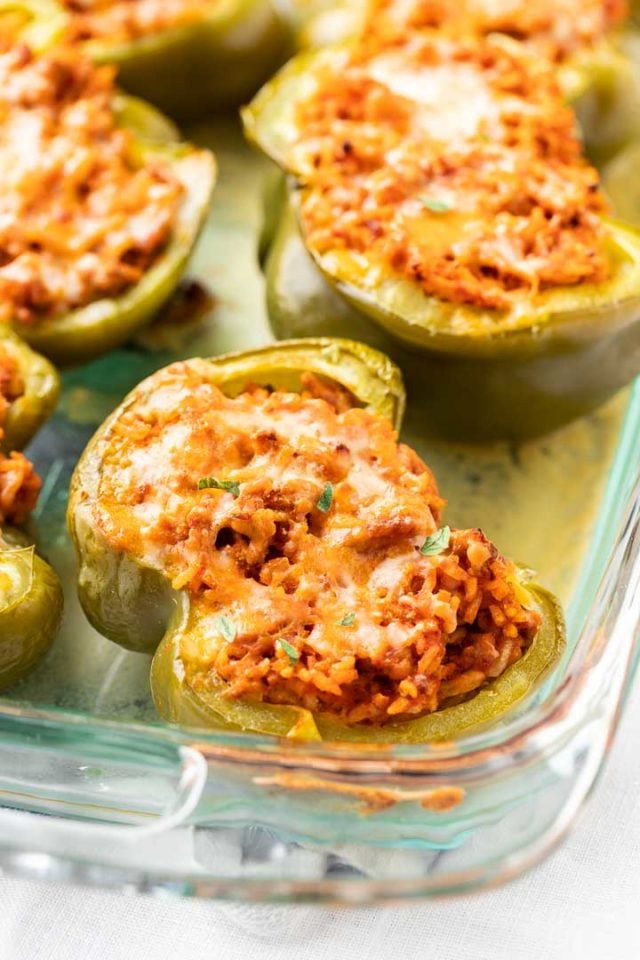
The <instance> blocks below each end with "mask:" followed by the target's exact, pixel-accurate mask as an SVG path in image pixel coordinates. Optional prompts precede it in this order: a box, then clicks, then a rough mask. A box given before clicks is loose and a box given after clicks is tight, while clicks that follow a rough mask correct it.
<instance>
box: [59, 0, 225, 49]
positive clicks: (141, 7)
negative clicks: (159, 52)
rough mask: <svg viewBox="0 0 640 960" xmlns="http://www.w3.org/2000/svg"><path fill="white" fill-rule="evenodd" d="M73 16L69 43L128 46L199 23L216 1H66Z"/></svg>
mask: <svg viewBox="0 0 640 960" xmlns="http://www.w3.org/2000/svg"><path fill="white" fill-rule="evenodd" d="M64 4H65V6H66V7H67V9H68V10H69V12H70V14H71V23H70V26H69V39H70V40H72V41H78V40H79V41H83V40H108V41H110V42H111V41H112V42H126V41H128V40H135V39H137V38H138V37H146V36H149V35H151V34H154V33H161V32H162V31H163V30H167V29H169V28H170V27H177V26H182V25H183V24H186V23H197V21H198V20H202V19H204V17H206V16H207V15H208V14H209V12H210V11H211V10H212V9H213V7H214V5H215V0H208V2H207V0H64Z"/></svg>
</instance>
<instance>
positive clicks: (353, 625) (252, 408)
mask: <svg viewBox="0 0 640 960" xmlns="http://www.w3.org/2000/svg"><path fill="white" fill-rule="evenodd" d="M107 443H108V450H107V453H106V455H105V457H104V461H103V464H102V468H101V479H100V485H99V491H98V498H97V501H96V505H95V506H94V511H95V520H96V523H97V526H98V528H99V529H100V530H101V532H102V534H103V536H104V537H105V538H106V540H107V542H108V543H109V544H110V545H111V546H113V547H114V548H115V549H118V550H122V551H125V552H127V553H129V554H132V555H134V556H135V557H137V558H139V559H140V560H143V561H144V563H145V564H147V565H151V566H153V567H156V568H158V569H161V570H163V571H164V572H165V574H166V576H168V577H169V578H170V580H171V582H172V584H173V586H174V587H175V588H176V589H186V590H188V591H189V592H190V593H191V596H192V610H194V611H195V612H196V613H195V615H196V620H197V621H198V624H199V626H198V627H197V628H194V630H193V631H190V632H189V634H188V635H187V636H185V637H184V639H183V641H182V643H183V647H182V651H181V653H182V658H183V660H184V662H185V664H186V665H187V670H188V673H189V676H190V682H191V683H192V684H193V686H194V687H196V688H198V689H200V688H202V689H206V688H208V687H213V686H216V685H217V686H219V685H220V681H221V680H222V681H224V682H225V684H226V685H227V695H228V696H229V697H242V698H247V699H252V700H258V701H264V702H267V703H277V704H292V705H302V706H304V707H307V708H309V709H311V710H315V711H325V712H328V713H331V714H332V715H334V716H336V717H340V718H342V719H344V720H345V721H347V722H348V723H357V722H370V723H376V724H380V723H384V722H386V721H388V720H390V719H394V718H410V717H416V716H419V715H421V714H425V713H428V712H431V711H433V710H436V709H438V707H440V706H441V705H442V704H443V703H446V702H447V701H449V700H450V699H451V698H452V697H458V696H462V695H466V694H468V693H470V692H472V691H475V690H478V689H479V688H480V687H482V686H483V685H484V684H485V683H486V682H487V681H488V680H490V679H492V678H494V677H496V676H498V675H500V674H501V673H502V672H503V671H504V670H505V669H506V668H507V667H508V666H509V665H510V664H512V663H513V662H514V661H516V660H517V659H518V658H519V657H520V656H521V655H522V653H523V651H524V650H525V649H526V648H527V647H528V646H529V644H530V643H531V641H532V639H533V637H534V636H535V633H536V631H537V629H538V627H539V623H540V618H539V615H538V614H537V613H536V612H534V611H533V610H531V609H529V605H528V603H527V600H529V601H530V598H528V595H527V594H526V593H525V591H524V590H523V588H522V587H521V586H520V585H519V584H518V582H517V578H516V572H515V569H514V566H513V564H512V563H511V562H509V561H508V560H505V559H504V558H503V557H501V556H500V554H499V553H498V551H497V549H496V548H495V546H494V545H493V544H491V543H490V542H489V541H488V540H487V539H486V537H485V536H484V535H483V534H482V533H481V531H479V530H456V531H453V532H452V533H451V536H450V539H448V538H447V537H446V536H444V535H443V534H440V536H441V537H443V536H444V539H443V540H442V543H441V548H439V549H437V550H435V551H432V553H431V555H428V553H429V551H427V553H426V554H425V553H423V552H421V551H422V548H423V547H424V545H425V541H426V540H427V538H429V537H433V536H434V535H436V534H438V531H440V530H442V528H441V520H440V511H441V508H442V506H443V500H442V499H441V498H440V496H439V494H438V490H437V487H436V484H435V481H434V478H433V475H432V473H431V471H430V470H429V469H428V467H427V466H426V465H425V464H424V463H423V461H422V460H421V459H420V458H419V457H418V456H417V454H416V453H415V452H414V451H413V450H411V449H410V448H408V447H407V446H405V445H404V444H399V443H398V442H397V437H396V434H395V432H394V430H393V428H392V427H391V425H390V423H389V422H388V421H387V420H385V419H383V418H381V417H379V416H377V415H375V414H374V413H371V412H369V411H367V410H364V409H361V408H359V407H357V406H354V405H353V399H352V398H351V397H350V395H348V394H346V393H345V392H344V391H342V390H336V389H335V388H333V387H329V386H328V385H327V384H326V383H324V382H321V381H319V380H317V379H316V378H314V377H311V376H309V377H307V378H306V383H305V391H304V392H303V393H302V394H294V393H287V392H281V391H269V390H266V389H264V388H261V387H255V388H251V389H248V390H247V391H246V392H244V393H242V394H240V395H239V396H237V397H236V398H233V399H231V398H228V397H226V396H224V395H223V394H222V393H221V392H220V390H218V389H217V388H216V387H215V386H214V385H212V384H211V383H210V382H208V381H207V369H206V365H203V366H200V365H199V362H198V361H189V362H187V363H181V364H175V365H173V366H172V367H171V368H169V369H168V370H167V371H164V372H162V373H161V374H159V375H157V377H156V378H155V379H154V382H153V387H150V388H149V390H148V392H147V393H146V394H145V395H143V396H140V397H139V398H138V400H137V401H136V402H135V403H134V404H132V405H131V406H130V407H129V408H128V409H127V410H126V411H125V412H124V413H123V414H122V415H121V416H120V417H119V418H118V420H117V421H116V422H115V424H114V425H113V426H112V429H111V431H110V435H109V436H108V437H107ZM430 542H431V541H430Z"/></svg>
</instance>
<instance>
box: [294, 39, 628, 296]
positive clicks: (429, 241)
mask: <svg viewBox="0 0 640 960" xmlns="http://www.w3.org/2000/svg"><path fill="white" fill-rule="evenodd" d="M337 56H338V60H337V61H336V62H332V63H330V64H325V65H324V67H323V68H321V69H320V70H318V72H317V83H316V85H315V88H314V90H313V92H312V93H311V94H310V96H309V97H308V98H306V99H304V100H303V101H301V102H300V103H299V104H298V107H297V113H296V130H297V133H298V139H297V142H296V143H295V144H294V147H293V150H292V161H293V166H294V168H295V169H296V170H297V171H298V172H299V175H300V179H301V181H302V185H303V187H304V188H305V189H304V190H303V191H302V199H301V217H302V224H303V227H304V231H305V234H306V238H307V242H308V245H309V247H310V248H311V250H312V251H313V252H315V253H316V254H318V255H321V256H322V255H331V256H333V257H335V258H340V257H341V256H342V255H343V254H344V253H348V254H349V255H350V256H351V258H352V263H353V262H355V263H356V265H357V267H356V269H362V270H363V271H365V272H369V273H371V274H372V276H373V277H378V282H381V281H382V280H383V279H384V277H385V276H388V275H389V273H391V274H392V275H394V274H395V275H400V276H403V277H405V278H407V279H409V280H411V281H412V282H414V283H416V284H418V285H419V286H420V287H421V289H422V290H423V292H424V293H425V294H427V295H428V296H433V297H436V298H439V299H441V300H445V301H450V302H453V303H462V304H470V305H472V306H477V307H481V308H485V309H487V308H488V309H496V310H503V311H509V310H515V309H517V308H518V305H519V304H523V303H526V302H527V301H529V302H530V300H531V298H532V297H533V296H535V295H536V294H537V293H538V292H539V291H543V290H546V289H549V288H553V287H559V286H571V285H577V284H583V283H599V282H601V281H603V280H605V279H606V278H607V276H608V274H609V270H610V264H609V260H608V256H607V253H606V249H605V234H604V229H603V227H602V224H601V220H600V217H599V214H600V213H601V212H602V211H603V210H604V209H605V207H606V205H605V201H604V199H603V196H602V194H601V192H600V190H599V180H598V174H597V172H596V170H595V169H594V168H593V167H592V166H590V165H589V164H588V163H587V162H586V161H585V160H584V159H583V157H582V153H581V144H580V141H579V139H578V135H577V130H576V122H575V118H574V115H573V113H572V111H571V110H570V109H569V108H568V107H566V106H565V104H564V103H563V101H562V97H561V94H560V90H559V88H558V86H557V81H556V79H555V75H554V72H553V70H552V69H551V67H550V66H549V65H548V64H547V63H545V62H544V61H542V60H536V59H534V58H532V57H530V56H529V55H528V54H527V53H526V52H525V50H524V48H523V47H522V45H520V44H516V43H514V42H512V41H508V40H505V39H504V38H496V37H489V38H486V39H481V38H480V39H478V38H477V37H467V38H464V37H462V38H461V37H459V36H457V35H454V34H453V33H448V32H447V31H445V30H441V31H435V30H423V31H415V32H413V33H412V32H410V31H401V32H399V33H396V34H394V35H393V36H389V35H388V34H387V35H385V36H384V37H383V39H382V40H381V39H380V38H379V37H375V36H371V35H365V37H363V38H362V39H361V40H360V42H358V43H356V44H355V45H353V46H351V47H350V48H349V49H348V50H345V51H343V52H341V53H340V54H339V55H337Z"/></svg>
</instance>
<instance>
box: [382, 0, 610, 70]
mask: <svg viewBox="0 0 640 960" xmlns="http://www.w3.org/2000/svg"><path fill="white" fill-rule="evenodd" d="M627 13H628V5H627V3H626V0H370V2H369V5H368V7H367V10H366V13H365V14H364V18H363V19H364V23H365V29H366V30H367V31H370V32H371V33H374V34H378V35H383V34H385V33H386V32H388V31H397V30H398V29H410V30H417V29H423V28H436V29H439V28H442V27H454V28H455V29H457V30H462V31H464V32H466V33H476V34H477V35H478V36H487V35H488V34H490V33H504V34H507V35H508V36H512V37H514V39H516V40H521V41H522V42H524V43H525V44H526V45H527V46H528V47H530V48H531V50H532V51H533V52H535V53H536V54H537V55H540V56H544V57H548V58H549V59H550V60H552V61H554V62H562V61H563V60H565V59H566V58H567V57H568V56H570V55H571V54H573V53H575V52H579V51H582V50H584V49H585V48H589V47H592V46H594V45H596V44H597V43H598V42H599V41H601V40H602V38H603V37H605V36H606V34H607V33H608V32H609V31H610V30H612V29H613V28H614V27H615V26H616V25H618V24H620V23H622V21H623V20H624V19H625V17H626V16H627Z"/></svg>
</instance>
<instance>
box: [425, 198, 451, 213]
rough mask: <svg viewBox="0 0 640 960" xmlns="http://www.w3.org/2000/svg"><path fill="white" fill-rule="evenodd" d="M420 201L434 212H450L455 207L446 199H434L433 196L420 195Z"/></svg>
mask: <svg viewBox="0 0 640 960" xmlns="http://www.w3.org/2000/svg"><path fill="white" fill-rule="evenodd" d="M420 202H421V203H423V204H424V206H425V207H426V208H427V210H431V212H432V213H448V212H449V211H450V210H452V209H453V208H452V207H451V206H450V204H448V203H445V202H444V200H434V199H433V198H432V197H420Z"/></svg>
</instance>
